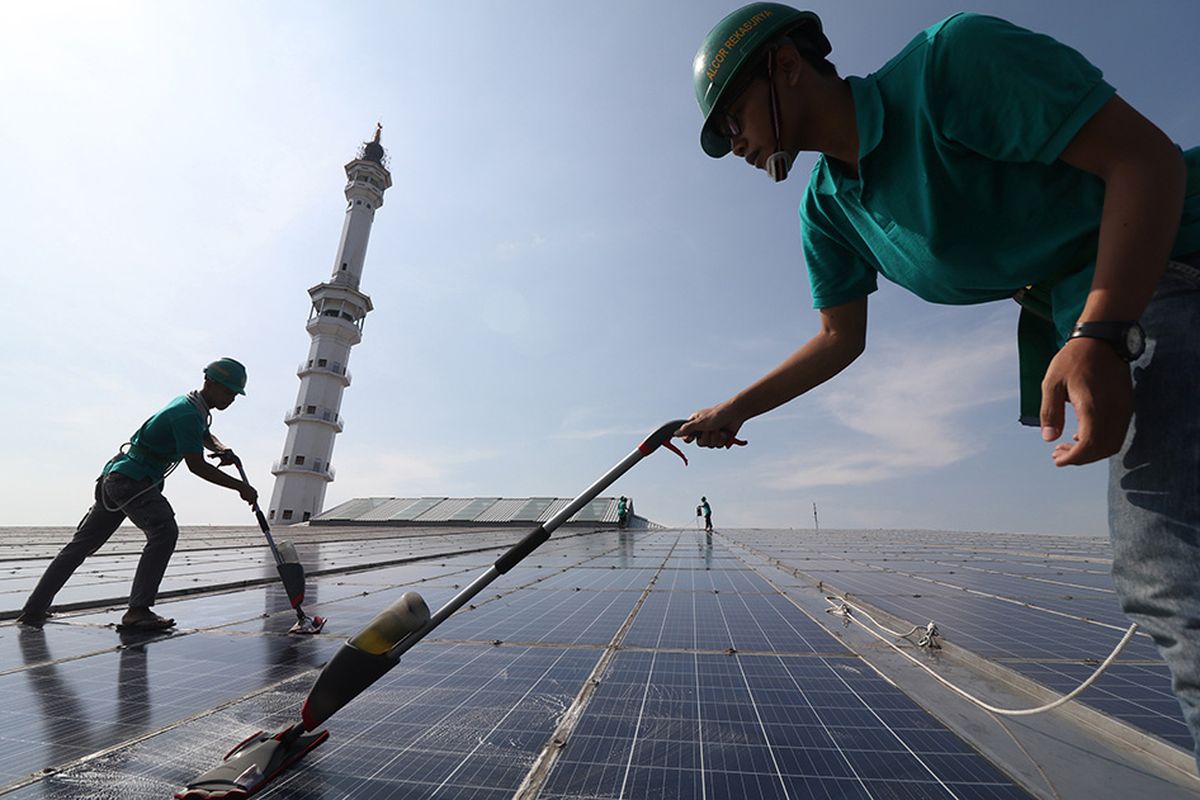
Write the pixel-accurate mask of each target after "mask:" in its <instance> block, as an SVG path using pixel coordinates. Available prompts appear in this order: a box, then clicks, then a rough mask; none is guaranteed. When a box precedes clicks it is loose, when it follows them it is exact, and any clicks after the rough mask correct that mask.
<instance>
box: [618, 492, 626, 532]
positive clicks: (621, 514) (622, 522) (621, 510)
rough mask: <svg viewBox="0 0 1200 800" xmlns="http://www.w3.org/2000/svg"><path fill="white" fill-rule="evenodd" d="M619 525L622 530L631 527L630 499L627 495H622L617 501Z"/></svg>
mask: <svg viewBox="0 0 1200 800" xmlns="http://www.w3.org/2000/svg"><path fill="white" fill-rule="evenodd" d="M617 527H618V528H620V529H621V530H625V529H626V528H627V527H629V501H628V500H627V499H626V498H625V495H621V499H620V500H618V501H617Z"/></svg>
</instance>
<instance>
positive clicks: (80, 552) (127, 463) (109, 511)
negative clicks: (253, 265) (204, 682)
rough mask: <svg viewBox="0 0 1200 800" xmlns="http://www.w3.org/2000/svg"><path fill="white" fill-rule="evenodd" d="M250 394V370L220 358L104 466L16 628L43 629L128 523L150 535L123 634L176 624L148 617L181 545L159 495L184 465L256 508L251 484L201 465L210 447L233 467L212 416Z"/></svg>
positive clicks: (168, 506)
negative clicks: (90, 561)
mask: <svg viewBox="0 0 1200 800" xmlns="http://www.w3.org/2000/svg"><path fill="white" fill-rule="evenodd" d="M245 389H246V368H245V367H243V366H242V365H241V364H239V363H238V362H237V361H234V360H233V359H232V358H221V359H218V360H216V361H214V362H212V363H211V364H209V365H208V366H207V367H205V368H204V388H202V389H200V390H199V391H191V392H188V393H187V394H185V395H181V396H179V397H176V398H175V399H174V400H172V401H171V402H170V403H168V404H167V405H166V407H164V408H163V409H162V410H161V411H159V412H158V413H157V414H155V415H154V416H152V417H150V419H148V420H146V421H145V422H144V423H143V424H142V427H140V428H138V429H137V431H136V432H135V433H134V434H133V436H131V437H130V440H129V442H127V445H128V449H126V445H122V446H121V450H120V452H118V453H117V455H115V456H113V457H112V458H111V459H110V460H109V462H108V463H107V464H105V465H104V469H103V470H101V473H100V477H99V478H97V479H96V492H95V503H94V504H93V505H92V507H91V508H90V509H88V512H87V514H86V515H84V517H83V520H82V521H81V522H80V523H79V527H78V528H76V529H75V536H74V537H73V538H72V539H71V541H70V542H69V543H68V544H67V545H66V547H64V548H63V549H62V550H60V551H59V553H58V555H57V556H55V557H54V560H53V561H51V562H50V566H48V567H46V572H45V573H44V574H43V575H42V578H41V580H40V581H38V584H37V586H36V587H35V588H34V590H33V593H32V594H30V595H29V599H27V600H26V601H25V607H24V609H23V610H22V611H21V616H20V617H18V620H17V621H18V622H21V623H23V624H25V625H30V626H33V627H36V628H40V627H41V626H42V625H43V623H45V621H46V618H47V617H48V616H49V610H50V604H51V602H53V600H54V596H55V595H56V594H58V591H59V590H60V589H61V588H62V587H63V585H64V584H65V583H66V582H67V580H68V579H69V578H70V577H71V575H72V574H74V572H75V570H76V569H78V568H79V565H80V564H82V563H83V562H84V560H85V559H86V558H87V557H88V556H90V555H92V554H93V553H95V552H96V551H97V550H99V549H100V547H101V546H102V545H103V544H104V543H105V542H107V541H108V539H109V537H110V536H112V534H113V532H114V531H115V530H116V529H117V526H119V525H120V524H121V523H122V522H123V521H124V520H125V518H126V517H128V518H129V519H130V520H132V521H133V524H135V525H137V526H138V527H139V528H141V530H142V532H143V533H144V534H146V546H145V547H144V548H143V549H142V556H141V558H140V559H139V561H138V566H137V572H136V573H135V574H134V577H133V587H132V589H131V591H130V595H129V610H128V611H126V612H125V615H124V616H123V617H122V618H121V626H120V627H121V628H122V629H125V630H148V631H154V630H164V629H166V628H170V627H172V626H173V625H174V624H175V620H173V619H168V618H166V617H160V616H159V615H157V614H155V613H154V612H153V611H152V610H151V606H153V605H154V601H155V598H156V597H157V595H158V586H159V584H160V583H162V578H163V574H164V573H165V572H166V569H167V563H168V562H169V561H170V560H171V554H172V553H174V552H175V542H176V540H177V539H178V538H179V526H178V525H177V524H176V523H175V511H174V510H173V509H172V508H171V504H170V503H168V502H167V498H165V497H164V496H163V494H162V485H163V481H164V480H165V479H166V476H167V475H169V474H170V472H171V470H173V469H175V467H176V466H178V464H179V462H180V461H181V460H182V461H185V462H187V466H188V469H189V470H191V472H192V474H194V475H196V476H197V477H200V478H203V479H204V480H206V481H209V482H210V483H215V484H217V485H218V486H224V487H226V488H228V489H233V490H234V491H235V492H237V493H238V494H239V495H241V497H242V499H243V500H245V501H246V502H247V503H250V504H251V505H253V504H254V503H255V502H256V501H257V500H258V493H257V492H255V491H254V489H253V488H251V487H250V485H249V484H247V483H243V482H242V481H240V480H238V479H237V478H233V477H230V476H229V475H226V474H225V473H224V472H222V471H221V470H219V469H217V468H216V467H215V466H212V465H211V464H206V463H205V461H204V448H208V449H209V450H211V451H213V455H211V456H209V458H215V459H217V460H218V461H219V462H220V464H221V466H225V465H227V464H232V463H233V461H234V454H233V451H232V450H230V449H229V448H228V447H226V446H225V445H223V444H221V442H220V441H219V440H218V439H217V437H215V436H213V435H212V433H210V432H209V430H208V428H209V425H210V424H211V423H212V416H211V413H210V410H211V409H214V408H215V409H217V410H221V411H223V410H224V409H226V408H229V406H230V404H231V403H233V401H234V399H235V398H236V397H237V396H238V395H239V394H245V393H246V391H245Z"/></svg>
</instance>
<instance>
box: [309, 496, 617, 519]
mask: <svg viewBox="0 0 1200 800" xmlns="http://www.w3.org/2000/svg"><path fill="white" fill-rule="evenodd" d="M569 502H570V498H563V497H524V498H503V497H422V498H414V497H360V498H356V499H354V500H347V501H346V502H345V503H341V504H340V505H337V506H335V507H333V508H331V509H329V510H327V511H323V512H322V513H320V514H318V515H317V516H316V517H315V519H314V520H313V521H314V522H317V523H322V522H324V523H338V524H354V523H378V522H392V523H402V522H413V523H419V524H428V523H436V522H470V523H477V524H498V523H505V522H545V521H546V520H548V519H550V518H551V517H552V516H554V515H555V514H557V513H558V512H559V511H561V510H562V509H564V508H566V507H567V504H568V503H569ZM616 521H617V498H615V497H597V498H596V499H595V500H593V501H591V502H590V503H588V504H587V505H585V506H584V507H583V508H581V509H580V510H579V511H577V512H576V513H575V514H574V515H573V516H572V517H571V518H570V520H568V522H577V523H585V522H591V523H610V524H611V523H615V522H616Z"/></svg>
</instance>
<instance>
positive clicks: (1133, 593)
mask: <svg viewBox="0 0 1200 800" xmlns="http://www.w3.org/2000/svg"><path fill="white" fill-rule="evenodd" d="M1197 256H1200V254H1197ZM1185 261H1187V262H1189V263H1182V262H1172V263H1171V264H1170V266H1168V268H1167V271H1166V273H1165V274H1164V275H1163V278H1162V280H1161V281H1160V282H1159V285H1158V289H1157V291H1156V292H1155V294H1154V298H1153V300H1151V302H1150V305H1149V306H1148V307H1147V309H1146V313H1145V314H1144V315H1143V316H1142V320H1141V322H1142V327H1144V328H1145V329H1146V338H1147V345H1146V352H1145V353H1144V354H1143V355H1142V357H1141V358H1140V359H1138V361H1136V362H1135V363H1134V364H1133V380H1134V419H1133V423H1132V424H1131V425H1130V428H1129V433H1128V435H1127V436H1126V439H1125V445H1124V447H1123V448H1122V449H1121V452H1120V453H1119V454H1117V455H1115V456H1113V457H1112V459H1110V461H1109V487H1108V509H1109V512H1108V513H1109V534H1110V536H1111V537H1112V546H1113V581H1114V583H1115V584H1116V587H1117V592H1118V594H1119V595H1120V598H1121V606H1122V608H1124V610H1125V613H1126V614H1128V615H1129V617H1130V618H1131V619H1133V620H1134V621H1135V622H1137V623H1138V625H1140V626H1141V628H1142V630H1144V631H1146V632H1147V633H1149V634H1150V635H1151V636H1152V637H1153V638H1154V642H1155V644H1156V645H1158V649H1159V652H1160V653H1161V654H1162V657H1163V659H1164V660H1165V661H1166V662H1167V665H1168V666H1169V667H1170V668H1171V675H1172V678H1173V683H1172V688H1173V689H1174V691H1175V696H1176V697H1177V698H1178V699H1179V704H1180V706H1181V707H1182V709H1183V717H1184V720H1185V721H1186V722H1187V725H1188V729H1189V730H1190V731H1191V733H1192V739H1193V741H1194V742H1195V743H1196V759H1197V766H1198V767H1200V257H1188V258H1186V259H1185Z"/></svg>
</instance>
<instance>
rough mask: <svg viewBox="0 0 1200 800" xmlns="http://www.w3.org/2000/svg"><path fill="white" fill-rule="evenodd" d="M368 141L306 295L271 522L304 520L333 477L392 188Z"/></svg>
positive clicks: (380, 154) (378, 152)
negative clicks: (327, 269) (303, 340)
mask: <svg viewBox="0 0 1200 800" xmlns="http://www.w3.org/2000/svg"><path fill="white" fill-rule="evenodd" d="M382 130H383V126H382V125H377V126H376V128H375V138H374V140H372V141H370V142H367V143H365V144H364V145H363V146H362V148H361V149H360V150H359V152H358V158H356V159H354V160H353V161H351V162H350V163H349V164H347V165H346V179H347V183H346V200H347V201H348V202H347V205H346V222H345V224H344V225H343V226H342V240H341V242H339V243H338V251H337V258H335V259H334V262H333V275H331V276H330V278H329V280H327V281H326V282H325V283H319V284H317V285H316V286H314V287H312V288H311V289H309V290H308V294H309V296H310V297H311V298H312V311H311V313H310V314H309V316H308V323H307V324H306V325H305V328H306V329H307V330H308V333H309V335H311V336H312V344H311V345H310V346H309V348H308V358H307V359H305V361H304V362H303V363H302V364H300V368H299V369H298V370H297V372H296V374H297V375H299V376H300V391H299V392H298V393H297V394H296V402H295V404H294V405H293V406H292V408H290V409H288V411H287V413H286V414H285V415H284V417H283V421H284V423H286V424H287V426H288V432H287V441H286V443H285V444H284V445H283V456H282V457H281V458H280V459H279V461H277V462H275V465H274V466H273V467H272V469H271V472H272V473H274V474H275V476H276V477H275V491H273V492H272V493H271V505H270V510H269V513H268V516H269V518H270V519H271V520H272V521H274V522H277V523H282V524H287V523H292V522H304V521H305V520H307V519H309V518H310V517H313V516H315V515H317V514H319V513H320V512H321V508H322V506H323V505H324V503H325V488H326V486H327V485H328V484H329V483H330V482H331V481H332V480H333V475H334V471H333V467H332V466H331V463H330V462H331V459H332V458H333V438H334V437H335V436H337V435H338V434H339V433H341V432H342V425H343V421H342V417H341V414H340V409H341V407H342V391H343V390H344V389H345V388H346V387H347V386H349V385H350V371H349V370H348V369H346V365H347V364H349V363H350V348H351V347H353V346H354V345H356V344H358V343H359V342H360V341H362V330H363V320H364V319H365V318H366V316H367V312H368V311H370V310H371V308H372V306H371V298H370V297H368V296H367V295H366V294H364V293H363V292H361V291H359V288H358V282H359V280H360V279H361V278H362V269H363V260H364V259H365V258H366V254H367V239H368V238H369V237H370V235H371V222H372V221H373V220H374V219H375V210H376V209H377V208H379V207H380V206H382V205H383V193H384V192H385V191H387V189H388V188H389V187H390V186H391V185H392V174H391V173H390V172H388V169H387V166H386V165H385V164H386V160H387V156H386V154H385V153H384V150H383V145H381V144H380V143H379V135H380V133H381V132H382Z"/></svg>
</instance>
